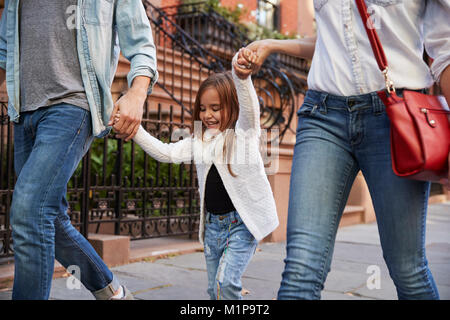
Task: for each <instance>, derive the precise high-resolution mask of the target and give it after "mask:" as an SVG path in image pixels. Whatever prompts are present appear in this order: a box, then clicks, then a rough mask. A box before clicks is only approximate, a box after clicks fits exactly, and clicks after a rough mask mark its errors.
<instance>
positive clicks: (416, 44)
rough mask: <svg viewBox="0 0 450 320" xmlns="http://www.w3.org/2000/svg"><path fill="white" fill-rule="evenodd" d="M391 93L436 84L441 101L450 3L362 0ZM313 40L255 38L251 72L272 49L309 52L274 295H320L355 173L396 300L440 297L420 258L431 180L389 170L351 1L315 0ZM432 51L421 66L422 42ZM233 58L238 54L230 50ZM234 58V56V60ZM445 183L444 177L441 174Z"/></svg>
mask: <svg viewBox="0 0 450 320" xmlns="http://www.w3.org/2000/svg"><path fill="white" fill-rule="evenodd" d="M366 2H367V4H368V5H369V10H371V12H372V18H374V21H375V26H376V28H377V32H378V34H379V37H380V39H381V42H382V44H383V46H384V50H385V53H386V56H387V58H388V60H389V65H390V66H391V67H390V77H391V78H392V80H393V81H394V83H395V84H396V87H397V88H399V89H397V93H398V94H400V95H401V94H402V91H403V89H406V88H407V89H411V90H421V89H424V88H428V87H430V86H431V85H432V84H433V80H434V81H436V82H437V83H439V84H440V86H441V89H442V92H443V94H444V95H445V97H446V99H447V102H448V101H450V80H449V79H450V67H449V64H450V41H449V39H450V25H449V24H448V23H446V21H449V20H450V3H449V1H445V0H440V1H437V0H436V1H420V0H414V1H404V0H368V1H366ZM314 6H315V14H316V22H317V39H316V38H305V39H300V40H262V41H256V42H254V43H251V44H250V45H249V46H248V48H249V49H251V50H253V51H254V52H255V53H256V54H257V56H258V57H259V59H258V61H256V62H255V64H254V65H253V66H252V69H253V72H254V71H255V70H257V69H258V68H259V67H260V66H261V64H262V63H263V61H264V59H265V58H267V56H269V55H270V54H271V53H273V52H281V53H286V54H291V55H296V56H299V57H302V58H307V59H311V58H313V61H312V65H311V70H310V72H309V76H308V87H309V90H308V92H307V93H306V96H305V99H304V103H303V105H302V106H301V108H300V109H299V111H298V113H297V114H298V116H299V118H298V129H297V137H296V145H295V148H294V157H293V162H292V175H291V182H290V197H289V213H288V227H287V257H286V259H285V270H284V272H283V278H282V282H281V287H280V290H279V292H278V298H279V299H320V293H321V290H322V289H323V286H324V283H325V279H326V276H327V274H328V272H329V270H330V264H331V259H332V255H333V248H334V242H335V237H336V232H337V228H338V225H339V221H340V218H341V216H342V213H343V210H344V207H345V204H346V202H347V198H348V195H349V192H350V189H351V187H352V184H353V181H354V179H355V177H356V175H357V173H358V171H360V170H361V171H362V173H363V175H364V177H365V180H366V182H367V184H368V186H369V190H370V194H371V197H372V201H373V205H374V208H375V212H376V218H377V223H378V230H379V234H380V240H381V246H382V249H383V257H384V259H385V261H386V264H387V266H388V269H389V273H390V276H391V278H392V280H393V281H394V284H395V286H396V288H397V294H398V298H399V299H439V293H438V290H437V288H436V285H435V282H434V280H433V277H432V275H431V272H430V270H429V269H428V266H427V259H426V256H425V219H426V211H427V203H428V195H429V188H430V183H428V182H420V181H414V180H408V179H404V178H399V177H397V176H396V175H395V174H394V173H393V171H392V167H391V157H390V141H389V119H388V117H387V115H386V113H385V106H384V105H383V103H382V101H381V100H380V99H379V98H378V96H377V94H376V91H378V90H382V89H383V88H384V87H385V82H384V78H383V76H382V74H381V73H380V71H379V70H378V67H377V64H376V60H375V58H374V55H373V53H372V49H371V47H370V44H369V40H368V38H367V35H366V33H365V30H364V26H363V24H362V21H361V18H360V16H359V13H358V11H357V8H356V4H355V1H350V0H341V1H328V0H317V1H316V0H315V1H314ZM424 47H425V49H426V51H427V53H428V54H429V55H430V56H431V57H432V58H434V62H433V64H432V66H431V72H430V68H428V66H427V65H426V64H425V62H424V61H423V58H422V57H423V49H424ZM239 58H241V57H239ZM238 62H239V60H238ZM446 183H447V184H448V181H446Z"/></svg>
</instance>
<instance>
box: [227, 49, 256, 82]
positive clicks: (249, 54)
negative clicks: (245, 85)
mask: <svg viewBox="0 0 450 320" xmlns="http://www.w3.org/2000/svg"><path fill="white" fill-rule="evenodd" d="M257 59H258V56H257V55H256V54H255V53H254V52H253V51H251V50H249V49H247V48H241V49H239V52H238V55H237V59H233V68H234V71H235V72H236V75H237V76H238V78H240V79H242V80H244V79H247V77H248V76H249V75H250V74H251V73H252V71H253V65H254V63H256V61H257Z"/></svg>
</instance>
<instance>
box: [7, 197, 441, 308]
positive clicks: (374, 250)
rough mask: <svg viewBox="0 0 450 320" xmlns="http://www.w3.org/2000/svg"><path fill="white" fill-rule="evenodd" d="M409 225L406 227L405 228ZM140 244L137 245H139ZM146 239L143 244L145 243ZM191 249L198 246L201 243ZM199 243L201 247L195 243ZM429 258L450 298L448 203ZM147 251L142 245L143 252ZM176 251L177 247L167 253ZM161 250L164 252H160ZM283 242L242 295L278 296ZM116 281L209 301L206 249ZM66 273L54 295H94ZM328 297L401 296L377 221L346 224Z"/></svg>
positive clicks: (432, 210)
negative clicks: (372, 282) (373, 281)
mask: <svg viewBox="0 0 450 320" xmlns="http://www.w3.org/2000/svg"><path fill="white" fill-rule="evenodd" d="M406 227H407V226H405V228H406ZM405 232H406V230H405ZM139 242H140V241H135V242H132V244H134V243H136V244H135V246H141V247H142V244H140V245H139V244H138V243H139ZM141 243H142V242H141ZM191 244H193V247H192V248H194V249H195V248H197V249H198V248H199V247H198V243H193V242H192V243H191ZM196 246H197V247H196ZM426 249H427V257H428V262H429V266H430V269H431V272H432V273H433V276H434V278H435V281H436V283H437V286H438V289H439V293H440V296H441V299H445V300H449V299H450V202H447V203H439V204H433V205H430V207H429V213H428V219H427V236H426ZM142 251H143V249H142V248H140V254H141V255H142ZM171 252H176V251H174V250H173V249H170V250H168V251H167V252H166V253H169V254H170V253H171ZM159 253H161V252H159ZM284 257H285V243H262V244H260V245H259V246H258V249H257V252H256V253H255V256H254V257H253V259H252V261H251V263H250V265H249V267H248V269H247V271H246V272H245V274H244V277H243V286H244V289H245V290H246V291H247V294H245V296H244V299H249V300H260V299H261V300H271V299H274V298H276V296H277V291H278V289H279V286H280V281H281V273H282V271H283V268H284V262H283V259H284ZM370 266H378V267H379V271H380V281H379V284H380V287H379V288H372V289H369V288H368V286H367V281H368V279H369V278H370V277H373V276H374V271H373V270H374V269H371V268H373V267H370ZM112 271H113V272H114V274H115V275H116V276H117V277H118V279H119V280H120V281H121V282H122V283H123V284H124V285H126V286H127V287H128V288H129V289H130V290H131V291H132V292H133V294H134V295H135V298H136V299H143V300H205V299H208V295H207V294H206V286H207V279H206V277H207V276H206V267H205V261H204V256H203V253H202V252H193V253H188V254H182V255H177V254H176V253H175V254H173V256H170V255H169V257H167V258H163V259H158V260H154V259H152V258H147V259H144V260H141V261H140V262H135V263H130V264H127V265H123V266H118V267H114V268H112ZM68 279H69V278H67V277H65V278H64V277H62V278H58V279H55V280H54V281H53V285H52V290H51V299H57V300H74V299H89V300H91V299H93V297H92V295H91V294H90V293H89V291H87V290H86V289H84V288H83V287H82V288H81V289H72V290H70V289H68V288H67V282H68ZM10 298H11V289H5V290H2V291H1V292H0V300H5V299H10ZM322 299H324V300H355V299H356V300H360V299H363V300H373V299H382V300H391V299H397V295H396V291H395V287H394V285H393V282H392V280H391V279H390V277H389V274H388V270H387V268H386V264H385V263H384V260H383V258H382V251H381V247H380V241H379V237H378V230H377V225H376V223H371V224H361V225H354V226H348V227H342V228H340V229H339V230H338V235H337V239H336V246H335V250H334V257H333V263H332V266H331V272H330V273H329V274H328V278H327V280H326V283H325V289H324V291H323V292H322Z"/></svg>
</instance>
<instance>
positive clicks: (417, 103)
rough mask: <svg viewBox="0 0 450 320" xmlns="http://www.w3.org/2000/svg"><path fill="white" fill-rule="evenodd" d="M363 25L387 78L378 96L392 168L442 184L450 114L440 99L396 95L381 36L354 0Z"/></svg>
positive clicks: (415, 94) (405, 93)
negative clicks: (385, 120)
mask: <svg viewBox="0 0 450 320" xmlns="http://www.w3.org/2000/svg"><path fill="white" fill-rule="evenodd" d="M355 1H356V5H357V7H358V11H359V14H360V15H361V18H362V20H363V23H364V27H365V29H366V32H367V35H368V37H369V40H370V45H371V47H372V50H373V53H374V55H375V58H376V60H377V63H378V67H379V68H380V70H381V72H382V73H383V75H384V78H385V81H386V90H382V91H379V92H378V96H379V97H380V98H381V100H382V101H383V103H384V104H385V105H386V113H387V115H388V117H389V120H390V124H391V129H390V130H391V132H390V139H391V158H392V169H393V171H394V173H395V174H396V175H398V176H401V177H405V178H410V179H415V180H425V181H433V182H439V180H440V179H442V178H447V177H448V170H449V166H448V157H449V153H450V117H449V115H450V111H448V110H446V109H444V107H443V106H442V104H441V103H440V101H439V99H438V97H436V96H432V95H426V94H423V93H419V92H416V91H410V90H404V91H403V97H400V96H398V95H397V94H396V92H395V87H394V83H393V82H392V81H391V80H390V79H389V77H388V63H387V59H386V56H385V54H384V50H383V47H382V45H381V42H380V39H379V38H378V34H377V33H376V31H375V28H374V27H373V25H372V21H371V19H370V17H369V14H368V12H367V7H366V4H365V2H364V0H355Z"/></svg>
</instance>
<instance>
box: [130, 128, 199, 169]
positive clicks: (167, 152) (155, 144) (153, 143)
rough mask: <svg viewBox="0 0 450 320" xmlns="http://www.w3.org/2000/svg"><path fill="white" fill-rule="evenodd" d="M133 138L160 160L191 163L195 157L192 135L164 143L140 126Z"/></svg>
mask: <svg viewBox="0 0 450 320" xmlns="http://www.w3.org/2000/svg"><path fill="white" fill-rule="evenodd" d="M133 140H134V142H136V143H137V144H138V145H139V146H140V147H141V148H142V149H143V150H144V151H145V152H146V153H148V154H149V155H150V156H151V157H152V158H154V159H155V160H158V161H160V162H169V163H181V162H184V163H190V162H191V160H192V158H193V152H192V151H193V150H192V147H193V142H192V138H191V137H186V138H184V139H183V140H180V141H178V142H172V143H164V142H162V141H160V140H158V139H156V138H155V137H153V136H152V135H151V134H150V133H148V132H147V131H146V130H145V129H144V128H143V127H142V126H140V127H139V130H138V132H137V133H136V135H135V136H134V138H133Z"/></svg>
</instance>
